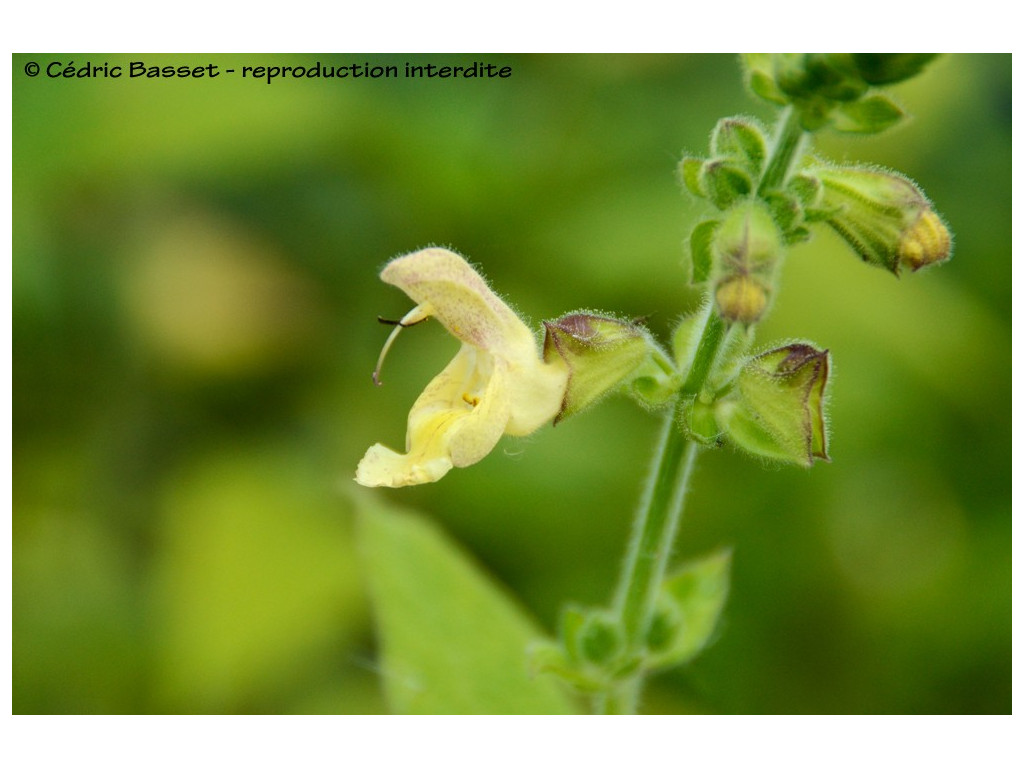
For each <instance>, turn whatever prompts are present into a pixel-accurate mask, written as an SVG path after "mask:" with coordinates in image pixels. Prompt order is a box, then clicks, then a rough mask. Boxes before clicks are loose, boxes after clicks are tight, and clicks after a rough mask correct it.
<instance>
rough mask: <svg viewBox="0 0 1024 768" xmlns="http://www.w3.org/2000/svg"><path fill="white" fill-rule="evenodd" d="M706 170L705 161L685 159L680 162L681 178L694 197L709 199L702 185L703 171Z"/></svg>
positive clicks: (693, 158)
mask: <svg viewBox="0 0 1024 768" xmlns="http://www.w3.org/2000/svg"><path fill="white" fill-rule="evenodd" d="M703 169H704V161H703V160H700V159H698V158H696V157H684V158H683V159H682V160H680V161H679V176H680V178H681V179H682V180H683V186H685V187H686V188H687V189H688V190H689V192H690V194H691V195H693V196H694V197H707V194H706V193H705V192H704V187H703V186H702V185H701V183H700V176H701V171H702V170H703Z"/></svg>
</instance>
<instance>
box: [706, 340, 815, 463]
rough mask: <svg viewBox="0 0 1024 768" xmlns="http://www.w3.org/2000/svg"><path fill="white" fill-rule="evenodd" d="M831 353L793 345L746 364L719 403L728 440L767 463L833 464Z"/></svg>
mask: <svg viewBox="0 0 1024 768" xmlns="http://www.w3.org/2000/svg"><path fill="white" fill-rule="evenodd" d="M829 368H830V357H829V353H828V350H819V349H817V348H815V347H813V346H811V345H810V344H789V345H787V346H785V347H781V348H779V349H774V350H771V351H770V352H765V353H763V354H760V355H757V356H756V357H753V358H751V359H750V360H748V361H747V363H746V365H744V366H743V368H742V370H741V371H740V374H739V376H738V377H737V379H736V385H735V387H734V389H733V391H732V392H731V393H730V394H729V395H728V396H726V397H723V398H722V399H721V400H719V401H718V402H717V403H716V404H715V414H716V417H717V420H718V423H719V425H720V427H721V428H722V431H723V434H724V436H725V437H726V438H727V439H728V440H729V442H731V443H732V444H734V445H736V446H737V447H739V448H741V449H743V450H745V451H747V452H748V453H752V454H754V455H756V456H761V457H763V458H766V459H772V460H778V461H785V462H789V463H793V464H798V465H801V466H805V467H809V466H811V464H813V463H814V460H815V459H823V460H825V461H828V460H829V457H828V432H827V424H826V421H825V412H824V406H825V391H826V386H827V384H828V373H829Z"/></svg>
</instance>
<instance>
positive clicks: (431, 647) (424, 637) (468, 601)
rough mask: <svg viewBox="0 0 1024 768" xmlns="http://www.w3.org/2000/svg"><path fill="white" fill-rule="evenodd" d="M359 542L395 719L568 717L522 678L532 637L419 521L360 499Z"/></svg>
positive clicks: (562, 704)
mask: <svg viewBox="0 0 1024 768" xmlns="http://www.w3.org/2000/svg"><path fill="white" fill-rule="evenodd" d="M360 498H361V499H363V501H362V503H361V504H360V506H361V507H362V508H361V509H360V512H359V521H360V526H359V530H360V538H361V543H362V548H363V551H364V554H365V558H366V566H367V572H368V578H369V585H370V592H371V596H372V600H373V605H374V610H375V613H376V616H377V624H378V628H379V632H380V643H381V664H382V680H383V684H384V688H385V693H386V695H387V698H388V700H389V702H390V703H391V706H392V708H393V710H394V711H395V712H396V713H400V714H570V713H572V712H573V707H572V705H571V703H570V702H569V700H568V699H567V698H566V697H565V696H564V695H562V693H561V692H560V691H559V690H558V688H557V687H556V684H555V683H554V682H553V681H552V680H551V679H549V678H546V677H543V676H537V677H533V678H531V677H530V676H529V675H528V673H527V657H526V648H527V645H528V644H529V643H531V642H532V641H534V640H538V639H540V638H541V633H540V631H539V630H538V629H537V628H536V627H535V626H534V625H533V623H532V622H531V620H530V619H529V618H528V617H527V616H526V615H525V614H524V613H523V612H522V610H521V609H520V608H519V607H518V606H516V605H515V604H514V603H513V602H512V600H511V599H510V598H509V597H508V596H507V595H506V594H505V593H504V592H503V591H502V590H501V589H500V588H498V587H497V586H496V585H495V584H494V583H493V582H491V580H490V579H489V578H488V577H487V576H486V575H484V574H483V573H482V572H481V571H480V570H479V569H478V568H477V566H476V565H475V564H473V563H471V562H470V561H469V559H468V558H467V557H466V555H465V554H463V553H462V552H460V551H459V550H458V549H457V548H456V546H455V545H454V544H452V542H450V541H449V540H448V539H447V538H446V537H445V535H444V534H443V533H442V532H441V531H439V530H438V529H437V528H436V527H435V526H434V525H433V524H432V523H430V522H428V521H427V520H425V519H424V518H421V517H416V516H413V515H411V514H407V513H403V512H398V511H396V510H393V509H388V508H386V507H384V506H382V505H379V504H375V503H373V502H371V501H369V500H366V499H365V497H362V496H361V497H360Z"/></svg>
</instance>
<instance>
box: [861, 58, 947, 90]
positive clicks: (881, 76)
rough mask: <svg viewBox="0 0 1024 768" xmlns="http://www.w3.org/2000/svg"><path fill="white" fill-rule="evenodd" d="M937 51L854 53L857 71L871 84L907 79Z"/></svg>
mask: <svg viewBox="0 0 1024 768" xmlns="http://www.w3.org/2000/svg"><path fill="white" fill-rule="evenodd" d="M936 56H938V54H937V53H855V54H853V61H854V64H855V65H856V67H857V72H859V73H860V76H861V77H862V78H864V81H865V82H867V83H870V84H871V85H889V84H890V83H898V82H901V81H903V80H908V79H910V78H911V77H913V76H914V75H916V74H917V73H918V72H920V71H921V70H922V69H924V67H925V65H926V64H928V63H929V62H931V61H932V59H934V58H935V57H936Z"/></svg>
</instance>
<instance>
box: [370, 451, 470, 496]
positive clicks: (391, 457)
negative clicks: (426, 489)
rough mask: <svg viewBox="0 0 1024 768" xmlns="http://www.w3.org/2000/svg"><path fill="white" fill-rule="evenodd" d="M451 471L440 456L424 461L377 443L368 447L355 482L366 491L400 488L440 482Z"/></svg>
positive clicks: (449, 464)
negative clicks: (381, 487) (379, 487)
mask: <svg viewBox="0 0 1024 768" xmlns="http://www.w3.org/2000/svg"><path fill="white" fill-rule="evenodd" d="M451 468H452V462H451V460H450V459H448V458H446V457H444V456H436V457H434V458H432V459H424V458H423V457H417V456H411V455H409V454H405V453H396V452H395V451H392V450H391V449H390V448H385V447H384V446H383V445H381V444H380V443H377V444H375V445H372V446H370V449H369V450H368V451H367V452H366V455H365V456H363V458H362V460H361V461H360V462H359V466H358V467H356V482H357V483H359V484H360V485H365V486H367V487H370V488H376V487H378V486H385V487H388V488H401V487H402V486H405V485H420V484H421V483H432V482H434V481H436V480H440V479H441V478H442V477H444V476H445V475H446V474H447V473H448V470H449V469H451Z"/></svg>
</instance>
